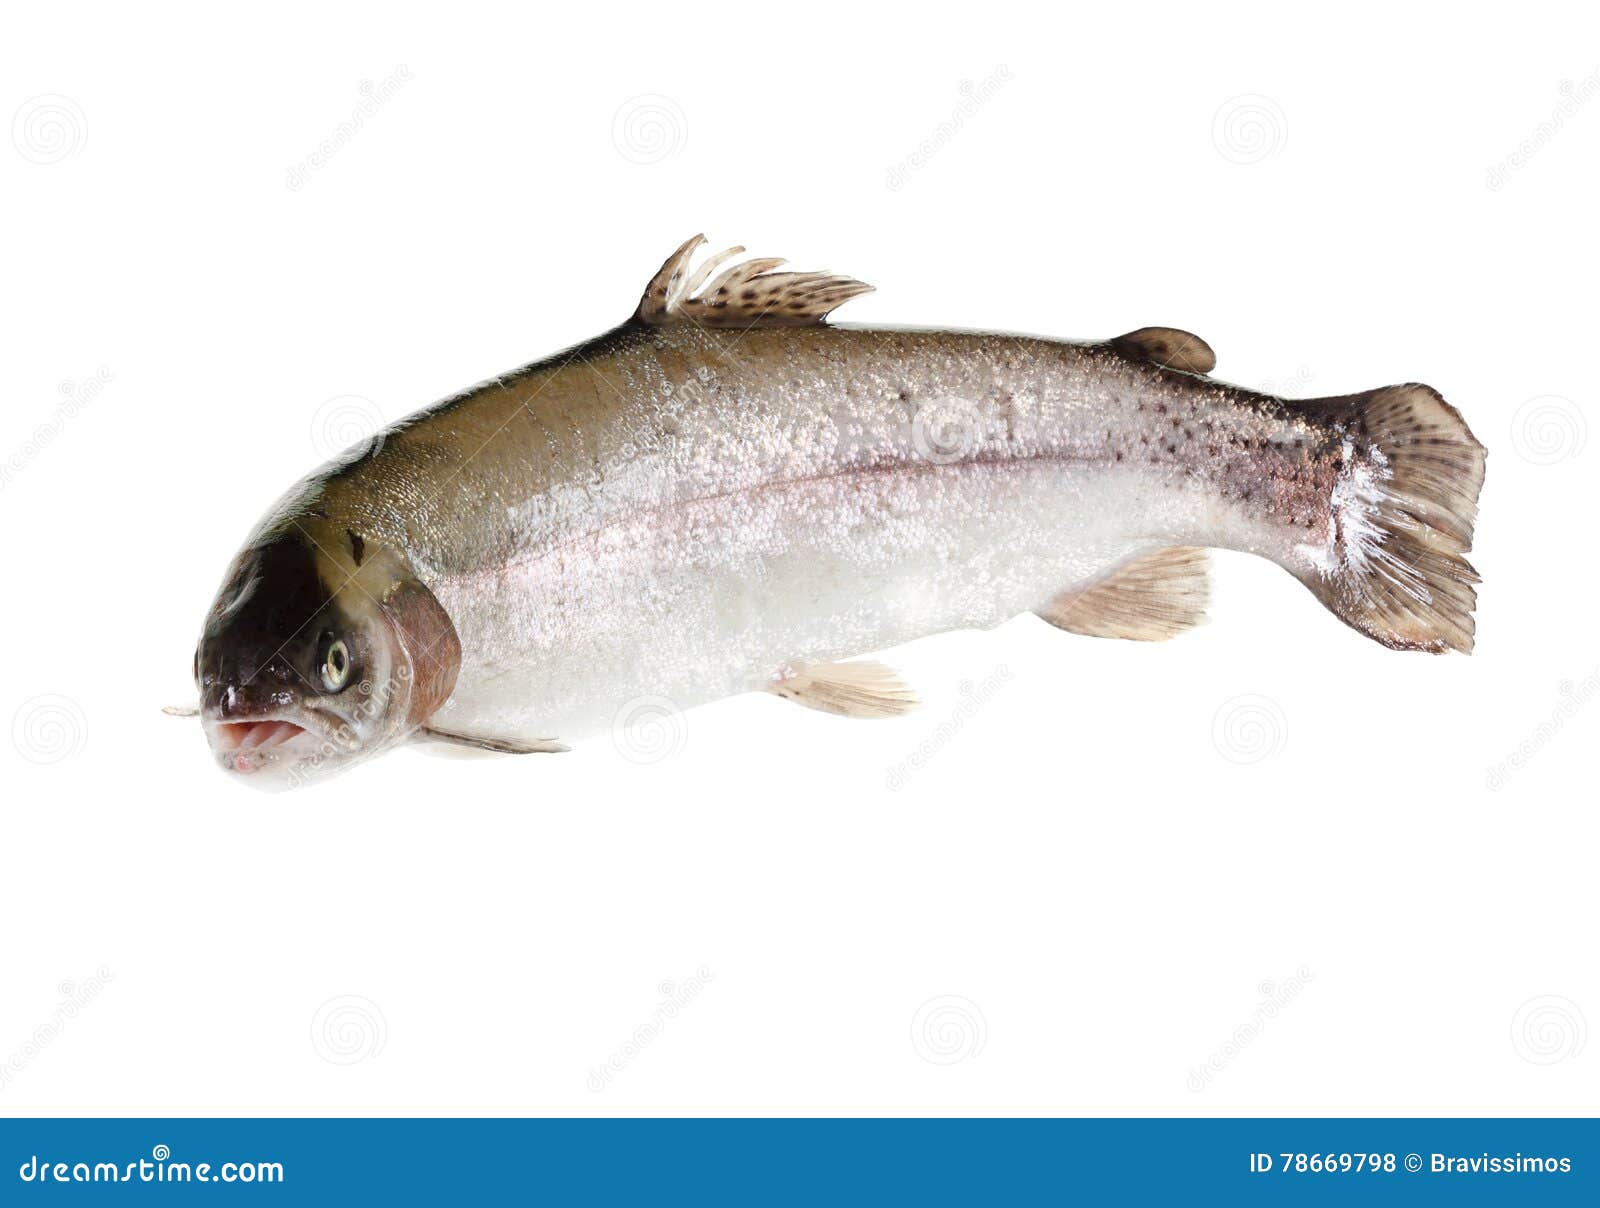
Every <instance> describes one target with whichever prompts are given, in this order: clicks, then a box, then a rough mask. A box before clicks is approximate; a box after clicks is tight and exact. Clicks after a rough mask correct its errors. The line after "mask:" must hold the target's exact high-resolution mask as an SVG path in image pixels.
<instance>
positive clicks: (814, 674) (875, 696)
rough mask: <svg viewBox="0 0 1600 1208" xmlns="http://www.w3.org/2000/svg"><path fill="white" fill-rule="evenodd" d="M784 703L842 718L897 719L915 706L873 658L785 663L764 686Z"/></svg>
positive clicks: (896, 680)
mask: <svg viewBox="0 0 1600 1208" xmlns="http://www.w3.org/2000/svg"><path fill="white" fill-rule="evenodd" d="M767 691H768V692H771V693H772V694H773V695H774V696H781V697H783V698H784V699H785V700H792V701H794V702H795V703H796V704H800V705H805V706H806V707H807V708H808V709H820V710H821V711H822V712H824V713H837V714H838V715H839V716H841V717H898V716H900V715H901V714H902V713H909V712H910V711H911V710H912V709H914V708H915V707H916V704H917V698H916V694H915V693H913V692H912V691H911V689H910V688H908V687H906V685H905V683H904V682H903V681H902V680H901V679H900V677H899V676H898V675H896V674H895V673H894V672H893V671H892V670H890V669H889V668H888V667H885V666H884V665H883V664H882V663H879V662H875V661H874V660H872V659H863V660H861V661H859V662H850V663H786V664H785V665H784V666H783V667H782V668H781V669H780V670H779V671H778V674H777V675H776V676H775V677H774V678H773V680H772V682H771V683H770V684H769V685H767Z"/></svg>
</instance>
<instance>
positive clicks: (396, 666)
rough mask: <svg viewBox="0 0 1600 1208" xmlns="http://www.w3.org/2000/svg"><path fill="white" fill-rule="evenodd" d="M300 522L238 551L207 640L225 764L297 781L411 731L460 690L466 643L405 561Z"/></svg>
mask: <svg viewBox="0 0 1600 1208" xmlns="http://www.w3.org/2000/svg"><path fill="white" fill-rule="evenodd" d="M318 527H322V528H324V529H325V528H326V527H327V526H315V525H311V524H303V523H300V522H296V523H293V524H290V525H287V526H280V527H278V528H276V529H274V530H271V531H269V532H267V533H265V534H264V535H262V536H261V537H259V538H257V539H253V540H252V541H251V542H250V543H249V544H247V545H246V547H245V548H244V549H243V550H241V551H240V553H239V555H238V556H237V557H236V558H235V559H234V562H233V565H232V566H231V567H230V569H229V571H228V573H227V575H226V577H225V578H224V580H223V584H222V588H221V590H220V591H219V592H218V593H217V598H216V600H215V602H214V603H213V604H212V606H211V609H210V611H209V612H208V613H207V615H206V620H205V625H204V628H203V629H202V631H201V635H200V642H199V645H198V646H197V647H196V650H195V679H196V681H197V684H198V687H199V689H200V717H201V721H202V724H203V725H204V727H205V732H206V738H207V740H208V741H209V743H210V744H211V751H212V754H213V755H214V756H215V758H216V760H217V762H218V764H219V765H220V766H221V767H222V768H223V770H224V771H226V772H228V773H229V774H231V775H235V776H241V777H243V778H244V779H245V780H246V781H247V782H248V783H250V784H252V785H253V786H256V787H259V788H264V789H271V790H281V789H286V788H294V787H297V786H299V785H302V784H306V783H309V782H311V781H313V780H317V779H321V778H323V777H325V776H327V775H330V774H332V773H333V772H336V771H340V770H343V769H344V768H347V767H349V766H350V765H352V764H354V763H356V762H358V761H360V760H362V759H365V758H368V757H370V756H372V755H375V754H377V753H379V752H380V751H384V750H387V749H388V748H390V747H392V746H394V745H396V744H397V743H400V742H403V741H405V739H406V738H407V737H409V736H410V734H411V733H412V732H413V731H414V730H416V729H417V728H418V727H419V726H421V725H422V724H423V723H424V722H425V721H426V720H427V718H428V717H429V716H430V715H431V714H432V713H433V712H434V711H435V710H436V709H438V707H439V706H440V705H442V704H443V703H444V702H445V700H446V699H448V698H449V695H450V692H451V690H452V689H453V688H454V686H455V678H456V673H457V670H458V669H459V667H460V662H461V647H460V643H459V640H458V639H457V636H456V632H455V627H454V626H453V625H452V624H451V622H450V618H449V616H448V615H447V614H446V613H445V612H444V609H443V608H442V607H441V606H440V605H439V603H438V601H437V600H435V599H434V597H433V594H432V593H431V592H430V591H428V589H427V588H426V587H425V586H423V584H422V583H420V582H419V581H418V580H417V579H416V577H415V576H414V575H413V574H412V573H411V571H410V568H409V567H407V566H406V565H405V564H404V563H403V561H402V560H401V559H399V558H398V557H396V556H394V555H393V554H392V553H390V552H389V551H388V550H386V549H383V548H376V549H374V548H371V547H369V546H368V545H367V543H365V542H363V541H362V540H361V539H360V538H359V537H353V535H351V534H340V535H339V536H338V537H335V535H334V534H333V533H332V532H326V531H325V532H321V533H319V532H318V531H317V528H318Z"/></svg>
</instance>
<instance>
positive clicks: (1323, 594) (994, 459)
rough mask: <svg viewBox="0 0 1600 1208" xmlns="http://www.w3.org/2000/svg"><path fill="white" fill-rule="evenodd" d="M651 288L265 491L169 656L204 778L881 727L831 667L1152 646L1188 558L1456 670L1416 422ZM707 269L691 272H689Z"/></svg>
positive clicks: (804, 276) (942, 335)
mask: <svg viewBox="0 0 1600 1208" xmlns="http://www.w3.org/2000/svg"><path fill="white" fill-rule="evenodd" d="M703 242H704V240H703V239H702V238H701V237H699V236H696V237H695V238H694V239H691V240H689V241H688V242H687V243H685V244H684V245H683V246H682V247H680V248H679V249H678V250H677V251H676V252H674V253H673V254H672V256H671V257H670V258H668V260H667V261H666V263H665V264H664V265H663V266H662V268H661V270H660V272H658V273H657V274H656V275H655V277H654V278H653V279H652V280H651V281H650V283H649V286H648V287H647V289H646V291H645V294H644V297H643V299H642V300H641V302H640V303H639V306H638V308H637V310H636V311H635V313H634V314H633V316H632V317H631V318H630V319H629V320H628V321H627V322H626V323H624V324H622V326H620V327H618V328H616V329H615V330H613V331H611V332H608V333H607V334H605V335H602V336H600V337H598V338H596V339H594V340H591V341H589V342H588V343H585V344H582V345H579V346H578V347H576V348H573V349H570V350H568V351H566V352H563V353H559V354H557V355H555V356H552V357H549V358H547V359H545V360H542V361H538V362H535V363H534V364H531V365H528V366H526V367H525V368H522V369H519V370H516V371H515V372H513V373H509V374H505V375H503V376H501V377H497V378H494V379H492V380H490V381H487V382H484V383H483V384H481V385H478V386H475V387H473V388H472V389H470V390H468V391H466V392H464V393H462V394H459V395H456V396H454V397H452V398H448V399H445V400H444V401H442V402H440V403H437V404H435V405H434V406H432V407H429V408H427V409H426V410H423V411H420V412H418V413H416V414H415V415H412V416H410V417H409V418H407V419H405V420H402V421H400V422H399V423H397V424H395V425H394V426H392V427H390V428H389V429H387V430H386V431H384V432H382V433H381V434H379V436H378V437H376V438H374V439H373V440H371V441H369V442H366V443H365V444H363V445H362V446H360V447H358V448H357V449H355V450H352V451H351V452H349V453H348V454H347V455H345V456H343V457H341V458H340V459H338V460H336V461H335V462H333V463H332V464H329V465H327V466H325V467H323V468H322V469H320V470H318V471H316V472H314V473H313V474H311V475H310V476H309V477H307V478H305V479H304V480H302V481H301V482H300V483H298V484H297V485H296V486H295V487H293V488H292V489H291V490H290V491H289V493H288V494H287V495H285V496H284V497H283V499H282V500H280V501H279V502H278V504H277V505H276V506H275V507H274V508H273V509H272V510H271V512H270V513H269V514H268V515H267V516H266V518H265V519H264V520H262V521H261V523H260V524H259V525H258V527H257V528H256V530H255V531H254V532H253V533H252V534H251V536H250V538H249V540H248V541H246V543H245V545H244V547H243V549H242V550H241V551H240V552H239V554H238V555H237V556H236V557H235V559H234V561H233V564H232V566H231V567H230V569H229V570H228V572H227V574H226V577H225V579H224V581H223V584H222V588H221V590H220V591H219V593H218V595H217V598H216V601H215V603H214V604H213V605H212V606H211V610H210V612H209V613H208V615H207V616H206V619H205V624H204V629H203V631H202V634H201V637H200V642H199V647H198V649H197V651H196V654H195V676H196V679H197V682H198V685H199V689H200V695H201V705H200V712H201V716H202V720H203V723H204V727H205V730H206V733H207V736H208V739H209V741H210V744H211V747H212V750H213V751H214V753H215V755H216V758H217V760H218V762H219V763H220V764H221V765H222V767H224V768H225V769H228V770H229V771H230V772H233V773H239V774H244V775H246V776H247V778H248V779H249V780H250V781H251V782H252V783H255V784H259V785H265V786H269V787H279V788H281V787H288V786H292V785H296V784H301V783H305V782H306V781H308V780H311V779H314V778H317V777H319V776H322V775H325V774H327V773H329V772H331V771H333V770H335V769H339V768H342V767H345V766H348V765H350V764H351V763H353V762H355V761H357V760H359V759H362V758H364V757H367V756H370V755H373V754H376V753H378V752H380V751H384V750H387V749H389V748H391V747H393V746H395V745H397V744H399V743H402V742H406V741H411V740H415V739H434V740H439V741H448V742H459V743H466V744H469V745H473V746H480V747H485V748H488V749H491V750H500V751H512V752H525V751H537V750H560V749H564V748H562V747H561V746H560V744H559V743H558V742H557V741H556V740H557V739H571V738H581V737H583V736H584V735H586V734H591V733H594V732H596V731H598V730H606V729H608V728H610V727H611V726H612V725H613V722H614V721H615V719H617V718H618V717H619V716H621V715H624V714H625V713H626V711H627V710H628V709H630V708H634V707H636V706H637V703H638V702H641V701H646V702H662V701H665V702H670V707H673V708H687V707H689V706H692V705H694V704H697V703H701V702H704V701H709V700H713V699H716V698H719V697H723V696H727V695H730V694H733V693H739V692H746V691H752V690H765V691H769V692H773V693H776V694H777V695H779V696H782V697H786V698H789V699H792V700H795V701H797V702H799V703H801V704H805V705H810V706H812V707H815V708H819V709H824V710H828V711H831V712H835V713H841V714H845V715H849V716H865V717H876V716H890V715H894V714H897V713H900V712H902V711H904V710H905V709H907V708H909V707H910V705H911V704H912V696H911V693H910V692H909V691H908V690H907V689H906V688H905V687H904V685H902V684H901V683H900V681H899V680H898V679H897V678H896V676H895V675H894V673H893V672H892V671H890V670H889V669H887V668H885V667H883V666H881V665H880V664H878V663H876V662H872V661H844V660H853V659H857V658H858V656H861V655H864V654H867V653H869V652H872V651H876V650H881V649H883V648H886V647H889V646H893V645H895V644H897V643H900V642H904V641H907V640H910V639H912V638H917V637H922V636H924V635H927V634H932V633H937V632H940V631H943V630H949V629H955V628H960V627H964V626H985V627H986V626H993V625H996V624H998V623H999V622H1001V621H1004V620H1006V619H1008V618H1010V617H1013V616H1016V615H1018V614H1021V613H1026V612H1035V613H1037V614H1039V615H1040V616H1042V617H1043V618H1044V619H1045V620H1047V621H1049V622H1051V623H1053V624H1054V625H1057V626H1059V627H1061V628H1063V629H1066V630H1070V631H1073V632H1076V633H1083V634H1092V635H1096V636H1101V637H1121V638H1136V639H1160V638H1168V637H1171V636H1173V635H1174V634H1177V633H1179V632H1181V631H1183V630H1185V629H1187V628H1189V627H1190V626H1192V625H1194V624H1196V623H1197V622H1199V621H1200V620H1201V619H1203V615H1204V609H1205V605H1206V597H1207V586H1206V565H1205V554H1204V549H1205V547H1208V546H1210V547H1218V548H1223V549H1232V550H1243V551H1246V552H1248V553H1252V554H1259V555H1260V556H1261V557H1264V558H1270V559H1271V560H1272V561H1274V562H1276V563H1277V564H1278V565H1280V566H1282V567H1283V568H1284V569H1285V570H1287V571H1289V573H1291V574H1293V575H1294V576H1295V577H1296V578H1298V579H1299V580H1300V581H1301V582H1303V583H1304V584H1305V585H1306V586H1307V587H1309V588H1310V589H1311V591H1312V592H1313V593H1314V594H1315V595H1316V596H1317V598H1318V599H1320V600H1321V601H1322V602H1323V603H1324V604H1325V605H1326V606H1327V607H1328V608H1329V609H1330V610H1331V611H1332V612H1333V613H1334V615H1336V616H1337V617H1338V618H1339V619H1340V620H1342V621H1344V622H1345V623H1346V624H1348V625H1350V626H1352V627H1353V628H1355V629H1357V630H1359V631H1360V632H1362V633H1364V634H1366V635H1367V636H1368V637H1371V638H1373V639H1375V640H1377V641H1379V642H1382V643H1383V644H1384V645H1386V646H1391V647H1394V648H1397V649H1403V650H1425V651H1435V652H1438V651H1444V650H1449V649H1455V650H1461V651H1468V650H1470V649H1471V647H1472V641H1473V617H1472V611H1473V608H1474V605H1475V593H1474V586H1473V585H1474V584H1475V583H1476V582H1477V581H1478V580H1477V576H1476V575H1475V574H1474V572H1473V570H1472V567H1471V566H1470V565H1469V564H1468V562H1467V560H1466V557H1465V555H1466V553H1467V551H1468V550H1469V549H1470V548H1471V542H1472V526H1473V519H1474V515H1475V512H1476V507H1477V498H1478V492H1479V488H1480V486H1481V485H1482V482H1483V471H1484V450H1483V448H1482V446H1481V445H1479V444H1478V442H1477V441H1476V440H1475V439H1474V438H1473V436H1472V433H1471V432H1470V431H1469V430H1468V429H1467V426H1466V424H1465V422H1464V421H1463V420H1462V418H1461V415H1460V414H1459V413H1458V412H1457V411H1456V410H1455V408H1454V407H1452V406H1450V405H1449V404H1448V403H1446V402H1445V401H1444V400H1443V399H1442V398H1441V397H1440V396H1439V395H1438V393H1436V392H1435V391H1434V390H1432V389H1431V388H1430V387H1427V386H1423V385H1415V384H1412V385H1402V386H1388V387H1384V388H1382V389H1378V390H1371V391H1367V392H1366V393H1363V394H1352V395H1346V396H1343V397H1338V398H1321V399H1305V400H1298V401H1291V400H1288V399H1283V398H1278V397H1274V396H1272V395H1269V394H1263V393H1259V392H1256V391H1252V390H1247V389H1244V388H1242V387H1239V386H1235V385H1230V384H1228V383H1226V382H1221V381H1218V380H1215V379H1214V378H1211V377H1209V376H1207V375H1208V374H1209V373H1210V371H1211V370H1212V368H1213V366H1214V364H1215V357H1214V356H1213V355H1212V352H1211V350H1210V349H1209V348H1208V347H1207V346H1206V344H1205V342H1204V341H1202V340H1200V339H1199V338H1198V337H1196V336H1193V335H1190V334H1188V333H1186V332H1182V331H1178V330H1176V329H1172V328H1160V327H1149V328H1142V329H1140V330H1138V331H1134V332H1130V333H1129V334H1127V335H1124V336H1120V337H1118V338H1116V339H1112V340H1106V341H1095V342H1070V341H1066V340H1057V339H1045V338H1035V337H1027V336H1018V335H1000V334H984V333H975V332H957V331H931V330H910V329H888V328H879V329H863V328H851V327H840V326H834V325H830V324H828V323H826V322H825V321H824V320H825V319H826V316H827V315H828V314H829V312H831V311H832V310H833V309H834V308H835V307H837V306H838V305H839V304H840V303H842V302H844V301H846V300H847V299H849V298H851V297H853V296H855V295H857V294H860V293H864V292H866V291H867V290H868V288H869V287H868V286H865V285H863V284H861V283H860V282H858V281H854V280H851V279H850V278H847V277H839V276H832V275H827V274H821V273H796V272H776V271H774V270H775V269H777V267H778V266H779V265H780V264H782V263H783V262H782V261H779V260H762V259H757V260H749V261H744V262H742V263H740V262H735V263H734V264H733V265H732V266H731V267H727V268H725V269H723V267H722V266H723V265H724V264H725V263H727V262H728V261H729V260H731V259H733V258H734V257H735V255H736V254H737V253H740V252H742V251H743V249H742V248H733V249H730V250H729V251H727V252H724V253H721V254H720V255H717V256H713V257H710V258H708V259H707V260H705V262H704V263H702V264H700V265H699V266H698V267H696V266H695V253H696V252H697V250H698V248H699V247H700V245H701V244H702V243H703ZM719 269H721V270H722V271H720V272H719V271H718V270H719Z"/></svg>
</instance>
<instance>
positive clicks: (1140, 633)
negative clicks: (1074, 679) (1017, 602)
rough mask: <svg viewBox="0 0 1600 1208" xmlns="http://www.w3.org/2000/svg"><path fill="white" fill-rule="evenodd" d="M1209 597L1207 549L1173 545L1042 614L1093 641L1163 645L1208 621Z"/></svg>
mask: <svg viewBox="0 0 1600 1208" xmlns="http://www.w3.org/2000/svg"><path fill="white" fill-rule="evenodd" d="M1210 594H1211V590H1210V581H1209V579H1208V577H1207V574H1206V552H1205V550H1203V549H1193V548H1190V547H1188V546H1173V547H1172V548H1171V549H1163V550H1157V551H1156V552H1155V553H1153V554H1145V555H1143V556H1142V557H1139V558H1135V559H1133V560H1132V561H1131V562H1124V563H1123V564H1122V565H1121V566H1119V567H1117V568H1116V569H1115V570H1113V571H1112V572H1111V573H1110V574H1109V575H1107V576H1106V577H1105V578H1103V579H1101V580H1100V581H1099V582H1098V583H1095V584H1094V585H1092V586H1090V587H1087V588H1085V589H1084V590H1083V591H1074V592H1067V593H1065V594H1063V595H1060V596H1057V597H1056V598H1055V599H1054V600H1052V601H1051V602H1050V603H1049V605H1047V606H1046V607H1044V608H1042V609H1040V610H1039V615H1040V616H1041V617H1043V618H1044V619H1045V620H1046V621H1049V622H1050V624H1052V625H1054V626H1056V627H1057V628H1058V629H1066V630H1070V631H1071V632H1073V633H1082V634H1087V635H1088V636H1089V637H1095V638H1132V639H1133V640H1135V641H1141V642H1161V641H1165V640H1166V639H1167V638H1170V637H1176V636H1177V635H1178V634H1180V633H1182V632H1183V631H1184V630H1186V629H1191V628H1193V627H1194V626H1196V625H1198V624H1199V623H1200V622H1201V621H1203V620H1205V617H1206V601H1207V600H1208V598H1209V597H1210Z"/></svg>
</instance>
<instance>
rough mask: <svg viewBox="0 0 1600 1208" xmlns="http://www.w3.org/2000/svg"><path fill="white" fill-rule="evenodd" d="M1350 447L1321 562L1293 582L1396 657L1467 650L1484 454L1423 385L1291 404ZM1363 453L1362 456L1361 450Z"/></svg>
mask: <svg viewBox="0 0 1600 1208" xmlns="http://www.w3.org/2000/svg"><path fill="white" fill-rule="evenodd" d="M1296 405H1297V406H1300V407H1303V408H1305V409H1306V410H1308V411H1311V412H1313V413H1315V414H1317V415H1318V416H1319V417H1320V418H1323V419H1325V420H1327V421H1328V422H1330V423H1332V424H1333V425H1334V427H1335V429H1336V430H1338V431H1340V432H1342V433H1343V434H1344V436H1345V438H1346V440H1347V441H1348V442H1349V443H1350V444H1351V445H1352V447H1353V451H1354V452H1355V454H1356V455H1355V456H1353V457H1349V458H1346V459H1345V469H1344V470H1343V471H1342V473H1341V475H1340V478H1339V482H1338V485H1337V486H1336V487H1335V488H1334V494H1333V500H1332V506H1333V525H1334V537H1333V540H1332V542H1331V543H1330V549H1329V551H1328V556H1327V557H1326V559H1325V560H1323V561H1322V562H1320V563H1319V564H1318V565H1317V566H1315V567H1314V568H1313V569H1311V570H1309V571H1306V572H1303V573H1302V574H1301V576H1300V577H1301V579H1302V581H1304V582H1305V584H1306V586H1308V587H1309V588H1311V590H1312V591H1313V592H1314V593H1315V594H1316V595H1317V597H1318V598H1319V599H1320V600H1322V602H1323V603H1324V604H1326V605H1327V606H1328V607H1329V608H1330V609H1331V610H1332V611H1333V612H1334V613H1335V614H1336V615H1337V616H1338V617H1339V618H1340V619H1341V620H1342V621H1344V622H1345V623H1346V624H1347V625H1350V626H1352V627H1353V628H1355V629H1357V630H1359V631H1360V632H1362V633H1364V634H1366V635H1367V636H1368V637H1371V638H1373V639H1375V640H1376V641H1379V642H1382V643H1383V644H1384V645H1385V646H1389V647H1393V648H1395V649H1398V650H1426V651H1430V652H1432V653H1442V652H1444V651H1446V650H1459V651H1462V652H1463V653H1469V652H1470V651H1471V650H1472V645H1473V637H1474V629H1475V624H1474V621H1473V616H1472V613H1473V609H1474V608H1475V607H1476V605H1477V592H1476V590H1475V588H1476V584H1477V583H1478V582H1479V579H1478V575H1477V572H1476V571H1474V570H1473V568H1472V564H1471V563H1470V562H1468V561H1467V559H1466V554H1467V552H1468V551H1469V550H1471V548H1472V529H1473V522H1474V519H1475V518H1476V515H1477V510H1478V492H1479V490H1480V489H1481V488H1482V486H1483V472H1484V459H1485V456H1486V454H1485V450H1484V448H1483V446H1482V445H1481V444H1479V443H1478V441H1477V439H1476V438H1475V437H1474V436H1473V435H1472V432H1471V431H1470V430H1469V429H1468V428H1467V425H1466V421H1465V420H1463V419H1462V418H1461V413H1460V412H1459V411H1457V410H1456V409H1455V408H1454V407H1452V406H1451V405H1450V404H1449V403H1447V402H1445V401H1444V399H1443V398H1441V397H1440V395H1439V393H1438V392H1437V391H1436V390H1434V389H1433V388H1432V387H1430V386H1424V385H1421V384H1419V383H1410V384H1408V385H1404V386H1385V387H1383V388H1381V389H1379V390H1370V391H1367V392H1366V393H1365V394H1352V395H1347V396H1344V397H1342V398H1327V399H1310V400H1307V401H1305V402H1303V403H1299V404H1296ZM1362 453H1365V456H1362V455H1361V454H1362Z"/></svg>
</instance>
